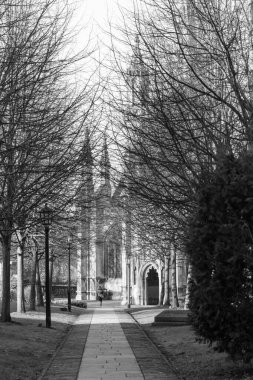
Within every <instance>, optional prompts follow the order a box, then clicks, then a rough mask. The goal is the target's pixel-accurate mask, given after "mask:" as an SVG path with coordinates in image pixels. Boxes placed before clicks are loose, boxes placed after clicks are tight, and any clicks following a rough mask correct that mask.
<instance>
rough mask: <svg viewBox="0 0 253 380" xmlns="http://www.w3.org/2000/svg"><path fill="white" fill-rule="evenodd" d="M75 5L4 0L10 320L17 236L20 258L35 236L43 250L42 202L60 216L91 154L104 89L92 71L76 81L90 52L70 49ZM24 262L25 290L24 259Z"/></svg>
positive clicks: (3, 150) (0, 170) (2, 207)
mask: <svg viewBox="0 0 253 380" xmlns="http://www.w3.org/2000/svg"><path fill="white" fill-rule="evenodd" d="M73 11H74V9H73V8H72V7H71V6H70V5H69V2H68V1H67V0H13V1H11V2H10V1H7V0H4V1H2V2H1V5H0V69H1V70H0V88H1V91H0V239H1V245H2V262H3V277H2V313H1V320H2V321H3V322H6V321H9V320H10V257H11V250H12V247H13V241H15V242H16V244H18V248H19V250H18V252H19V254H18V257H20V258H22V256H23V255H24V250H26V249H27V244H28V237H30V241H31V239H32V240H33V242H34V246H33V249H34V252H36V250H37V244H38V235H41V234H43V228H42V227H41V226H40V225H39V222H38V211H39V209H40V208H41V207H42V206H43V204H44V203H46V202H47V203H48V204H49V205H53V206H54V209H55V210H57V211H55V215H54V218H55V220H56V221H57V223H58V224H60V222H61V221H62V220H63V219H64V218H63V213H64V210H67V209H68V207H70V204H71V202H72V201H73V199H74V197H75V194H76V190H77V182H78V181H77V179H78V176H80V175H81V168H82V166H83V164H84V162H85V149H84V147H83V140H84V139H83V138H84V128H85V126H86V125H87V124H89V127H90V129H91V128H92V121H91V120H90V115H91V111H92V110H93V105H94V103H95V101H96V98H97V96H98V93H97V90H96V89H95V86H92V84H91V83H90V82H89V79H87V78H86V80H85V81H83V82H82V81H80V80H79V81H78V83H77V81H76V78H77V73H78V72H79V71H80V70H81V69H82V68H83V67H84V63H85V61H86V58H89V52H88V51H87V50H86V51H79V52H77V53H75V52H74V51H73V49H71V45H70V42H71V38H72V35H73V34H72V32H71V28H70V26H71V25H70V22H71V16H72V13H73ZM62 218H63V219H62ZM65 218H66V215H65ZM63 224H64V223H63ZM65 224H66V223H65ZM35 262H36V255H35ZM20 265H21V266H20ZM18 267H19V276H20V277H19V281H21V287H20V286H19V291H20V289H21V292H22V262H21V264H20V263H19V264H18ZM20 268H21V269H20ZM34 273H35V272H34ZM19 300H20V297H19Z"/></svg>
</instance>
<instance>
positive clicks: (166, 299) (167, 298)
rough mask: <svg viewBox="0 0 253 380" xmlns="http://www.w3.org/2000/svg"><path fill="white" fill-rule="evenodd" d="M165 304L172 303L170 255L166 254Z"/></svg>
mask: <svg viewBox="0 0 253 380" xmlns="http://www.w3.org/2000/svg"><path fill="white" fill-rule="evenodd" d="M163 305H170V284H169V257H168V256H164V297H163Z"/></svg>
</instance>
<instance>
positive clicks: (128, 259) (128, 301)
mask: <svg viewBox="0 0 253 380" xmlns="http://www.w3.org/2000/svg"><path fill="white" fill-rule="evenodd" d="M127 272H128V281H127V282H128V288H127V291H128V294H127V308H128V309H130V308H131V295H130V290H131V288H130V281H131V273H130V257H129V256H128V257H127Z"/></svg>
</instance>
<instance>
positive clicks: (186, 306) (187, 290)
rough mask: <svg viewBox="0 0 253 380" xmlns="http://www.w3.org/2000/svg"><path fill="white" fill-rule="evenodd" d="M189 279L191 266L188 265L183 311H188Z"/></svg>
mask: <svg viewBox="0 0 253 380" xmlns="http://www.w3.org/2000/svg"><path fill="white" fill-rule="evenodd" d="M190 279H191V264H189V265H188V272H187V282H186V292H185V300H184V309H185V310H186V309H189V307H188V305H189V285H190Z"/></svg>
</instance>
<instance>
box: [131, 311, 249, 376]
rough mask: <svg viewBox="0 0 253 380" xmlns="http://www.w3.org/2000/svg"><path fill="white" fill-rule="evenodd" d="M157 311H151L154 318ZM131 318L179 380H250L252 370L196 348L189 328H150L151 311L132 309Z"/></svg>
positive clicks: (202, 346)
mask: <svg viewBox="0 0 253 380" xmlns="http://www.w3.org/2000/svg"><path fill="white" fill-rule="evenodd" d="M158 311H159V309H158V310H157V309H156V310H154V311H153V313H154V315H156V314H157V313H158ZM131 314H132V315H133V316H134V318H135V319H136V320H137V321H138V322H139V323H140V325H141V326H142V328H143V329H144V330H145V331H146V333H147V335H148V336H149V337H150V339H151V340H152V341H153V343H155V345H156V346H157V347H158V348H159V350H160V351H162V353H163V354H164V355H165V356H166V357H167V359H168V360H169V361H170V363H171V365H172V367H173V368H174V370H175V372H176V373H177V374H178V376H179V379H182V380H221V379H222V380H235V379H240V380H244V379H247V380H253V368H252V366H248V367H245V366H243V365H242V363H234V362H233V361H232V360H231V359H230V358H229V357H228V355H226V354H224V353H217V352H215V351H214V350H213V349H212V348H211V347H208V345H207V344H199V343H198V342H196V339H195V335H194V332H193V331H192V329H191V327H190V326H176V327H174V326H163V327H160V326H152V325H151V321H153V320H154V318H153V317H152V309H150V308H149V309H147V310H146V313H145V311H144V310H143V309H142V311H141V310H138V309H136V310H134V309H133V310H131ZM252 339H253V337H252Z"/></svg>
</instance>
